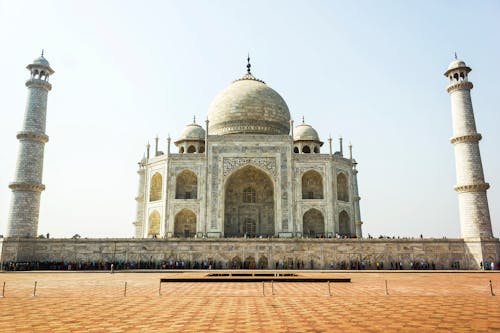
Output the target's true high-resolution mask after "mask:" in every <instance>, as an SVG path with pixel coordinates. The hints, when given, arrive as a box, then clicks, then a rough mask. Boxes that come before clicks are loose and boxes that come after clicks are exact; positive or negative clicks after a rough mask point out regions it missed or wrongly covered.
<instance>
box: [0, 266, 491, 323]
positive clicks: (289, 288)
mask: <svg viewBox="0 0 500 333" xmlns="http://www.w3.org/2000/svg"><path fill="white" fill-rule="evenodd" d="M200 274H206V272H201V271H195V272H185V273H181V272H178V271H176V272H173V273H172V272H154V273H130V272H128V273H115V274H110V273H94V272H92V273H72V272H59V273H56V272H36V273H33V272H14V273H0V288H1V287H2V284H3V281H5V297H3V298H0V331H1V332H152V331H157V332H256V331H260V332H346V331H348V332H382V331H383V332H420V333H422V332H431V331H432V332H434V331H436V332H495V331H498V332H500V272H453V273H446V272H422V273H421V272H349V271H342V272H335V271H334V272H332V271H329V272H311V271H309V272H307V271H305V272H298V274H299V275H301V276H321V277H324V276H331V277H350V278H351V279H352V282H351V283H332V284H331V285H330V290H329V289H328V284H327V283H273V284H271V283H269V282H266V283H264V285H263V284H262V283H261V282H255V283H254V282H248V283H187V282H183V283H166V284H165V283H164V284H162V285H161V289H160V284H159V280H160V278H162V277H167V276H200ZM489 280H491V281H492V285H493V289H494V292H495V291H496V293H497V294H498V296H491V294H490V286H489ZM35 281H37V286H36V294H35V295H36V296H33V292H34V285H35ZM386 281H387V287H388V288H387V294H386V288H385V282H386ZM125 282H126V283H127V290H126V295H124V294H125ZM0 292H1V289H0ZM330 293H331V295H332V296H330ZM273 294H274V295H273Z"/></svg>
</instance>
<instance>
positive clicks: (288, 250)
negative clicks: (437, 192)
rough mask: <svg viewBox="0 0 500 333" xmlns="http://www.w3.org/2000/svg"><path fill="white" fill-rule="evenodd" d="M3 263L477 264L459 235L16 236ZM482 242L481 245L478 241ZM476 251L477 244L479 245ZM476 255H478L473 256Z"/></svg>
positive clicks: (7, 242) (5, 247)
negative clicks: (263, 236)
mask: <svg viewBox="0 0 500 333" xmlns="http://www.w3.org/2000/svg"><path fill="white" fill-rule="evenodd" d="M0 246H1V248H2V252H1V253H2V257H1V260H2V262H4V263H5V262H8V261H18V262H19V261H69V262H83V261H95V262H100V261H102V262H105V261H108V262H110V261H121V260H123V261H139V260H142V261H151V260H152V261H162V260H185V261H191V262H194V261H203V260H215V261H221V262H222V263H223V264H224V265H225V263H227V262H229V261H231V260H233V259H234V258H235V257H238V258H239V259H240V260H241V261H245V260H247V258H249V257H253V259H254V260H255V261H258V260H259V259H261V258H262V257H265V259H266V260H267V262H268V266H269V267H268V268H274V266H275V264H276V262H280V261H281V262H285V261H289V260H293V261H294V262H297V260H298V261H303V262H304V263H305V267H306V268H310V264H311V260H313V262H314V268H317V269H322V268H330V266H331V264H332V262H333V264H334V265H336V264H337V263H338V262H341V261H365V262H371V264H372V268H374V267H375V263H376V262H377V261H378V262H384V268H386V269H387V268H390V263H391V262H403V265H404V268H406V269H407V268H409V264H410V262H427V263H429V264H431V263H432V262H434V263H435V265H436V269H449V268H450V267H451V264H452V263H454V262H459V263H460V268H462V269H477V268H479V263H478V262H477V261H476V259H474V258H475V256H474V254H473V253H471V252H470V250H469V246H468V245H467V243H466V242H465V241H464V240H463V239H363V240H356V239H17V238H7V239H3V240H0ZM488 246H489V247H490V249H489V251H488V252H490V253H493V255H494V256H495V257H493V258H491V259H492V260H494V261H495V262H497V261H498V260H500V259H499V258H498V254H499V253H500V242H499V241H498V239H495V240H492V241H491V242H489V243H488ZM479 247H480V246H479ZM478 250H480V249H478ZM476 258H477V257H476Z"/></svg>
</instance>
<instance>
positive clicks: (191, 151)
mask: <svg viewBox="0 0 500 333" xmlns="http://www.w3.org/2000/svg"><path fill="white" fill-rule="evenodd" d="M187 152H188V154H192V153H196V148H195V147H194V146H189V147H188V151H187Z"/></svg>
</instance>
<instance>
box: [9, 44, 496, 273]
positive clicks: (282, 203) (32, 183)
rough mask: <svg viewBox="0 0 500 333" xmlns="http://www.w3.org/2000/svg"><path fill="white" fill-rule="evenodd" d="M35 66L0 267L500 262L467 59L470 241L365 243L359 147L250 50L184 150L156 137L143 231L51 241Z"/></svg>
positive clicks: (464, 176)
mask: <svg viewBox="0 0 500 333" xmlns="http://www.w3.org/2000/svg"><path fill="white" fill-rule="evenodd" d="M27 69H28V70H29V72H30V76H29V78H28V80H27V82H26V86H27V88H28V99H27V104H26V111H25V117H24V124H23V128H22V130H21V131H20V132H18V134H17V138H18V140H19V153H18V157H17V160H18V163H17V166H16V172H15V179H14V181H13V182H12V183H11V184H10V185H9V187H10V189H11V190H12V200H11V206H10V211H9V220H8V227H7V233H6V237H5V238H3V239H0V251H1V262H2V263H6V262H20V261H28V262H34V261H36V262H38V261H65V262H66V261H70V262H76V263H78V262H84V261H101V262H103V261H105V262H116V261H127V262H128V261H145V260H149V261H156V262H159V261H165V260H181V259H182V260H185V261H187V262H198V261H203V260H209V261H210V262H214V263H217V265H216V267H221V268H223V267H229V266H228V265H229V263H231V267H234V266H235V265H233V264H234V263H235V262H236V263H237V262H239V263H243V262H244V263H245V264H241V267H243V266H244V267H246V268H248V267H258V268H274V267H278V263H280V265H282V264H283V262H285V263H288V262H289V263H292V264H291V266H287V267H292V268H293V267H295V266H294V264H293V263H297V262H301V263H302V268H309V269H316V268H322V269H324V268H333V267H336V266H335V265H334V263H339V262H363V263H372V262H375V261H376V262H377V265H378V263H379V262H382V263H383V262H391V263H392V262H398V263H401V267H404V268H408V267H413V263H414V262H422V263H423V262H426V263H431V262H432V264H433V266H434V265H435V266H436V267H438V268H440V269H449V268H450V267H460V268H464V269H478V268H480V267H482V266H483V264H487V263H491V262H493V263H498V262H499V260H500V242H499V240H498V239H496V238H494V237H493V232H492V227H491V220H490V214H489V207H488V199H487V194H486V192H487V190H488V188H489V187H490V185H489V184H488V183H487V182H486V181H485V177H484V174H483V168H482V162H481V155H480V151H479V141H480V140H481V138H482V136H481V134H479V133H478V132H477V129H476V125H475V119H474V112H473V107H472V101H471V94H470V91H471V89H472V88H473V84H472V82H471V81H469V73H470V72H471V68H470V67H468V66H467V65H466V64H465V62H464V61H462V60H460V59H457V58H456V57H455V59H453V60H452V62H451V63H450V64H449V66H448V68H447V69H446V70H445V72H444V75H445V77H446V80H447V82H448V84H447V87H446V90H447V92H448V93H449V95H450V97H451V110H452V126H453V137H452V138H451V140H450V141H451V143H452V145H453V147H454V150H455V161H456V174H457V177H456V178H457V183H456V186H455V188H454V190H455V191H456V192H457V194H458V200H459V210H460V212H459V213H460V222H458V221H457V223H460V227H461V237H460V238H455V239H434V238H421V239H369V238H363V233H362V225H363V222H362V219H361V209H360V194H359V193H358V181H357V173H358V171H357V162H356V160H355V159H354V158H353V152H352V146H351V145H348V147H347V148H348V149H347V150H345V149H344V146H343V143H342V139H340V142H339V143H338V144H335V145H332V139H331V138H327V139H326V140H327V144H326V145H325V142H324V141H322V138H320V137H319V135H318V133H317V131H316V130H315V129H314V127H313V126H312V125H310V124H308V123H307V122H306V120H307V119H304V117H303V118H302V119H301V121H298V122H297V123H294V121H293V120H292V118H291V116H290V111H289V109H288V106H287V104H286V102H285V100H284V99H283V97H282V96H280V95H279V94H278V92H276V91H275V90H274V89H273V88H271V87H270V86H268V85H267V84H266V83H265V82H264V81H263V80H261V79H259V78H256V77H255V76H254V75H253V74H252V71H251V63H250V58H249V57H248V59H247V67H246V73H244V75H243V76H241V77H240V78H239V79H236V80H234V81H233V82H232V83H230V84H229V86H228V87H226V88H225V89H223V90H222V91H221V92H220V93H219V94H218V95H217V96H216V97H215V98H214V99H213V101H212V103H211V104H210V106H209V108H208V113H207V116H206V121H205V122H204V124H198V123H197V122H196V119H193V120H192V122H191V123H189V124H188V125H187V126H186V127H185V129H184V130H183V132H182V134H181V135H180V137H178V138H175V139H174V142H173V145H174V146H173V147H171V146H172V142H171V138H170V137H169V138H168V139H167V147H166V149H165V150H166V151H160V149H159V143H158V141H159V140H158V138H156V140H155V143H154V146H153V147H151V146H150V145H149V144H148V146H147V149H146V152H145V156H144V158H143V159H142V160H141V161H139V163H138V166H139V168H138V172H137V173H138V189H137V195H136V197H135V201H136V217H135V220H134V221H133V226H134V235H133V237H130V238H116V239H39V238H37V232H38V216H39V210H40V196H41V193H42V191H43V190H44V189H45V185H44V184H43V183H42V170H43V158H44V156H43V155H44V146H45V144H46V143H47V142H48V139H49V138H48V136H47V135H46V133H45V124H46V113H47V97H48V93H49V91H50V90H51V89H52V85H51V83H50V82H49V77H51V75H52V74H54V70H53V69H52V67H51V65H50V64H49V62H48V61H47V59H45V57H44V56H43V53H42V56H40V57H39V58H37V59H35V60H34V61H33V62H32V63H31V64H29V65H28V66H27ZM323 140H324V138H323ZM334 146H335V147H334ZM256 262H257V263H258V265H255V263H256ZM304 262H306V263H307V264H306V267H304ZM251 263H254V265H252V264H251ZM275 265H276V266H275ZM410 265H411V266H410ZM236 267H239V266H238V265H236ZM281 267H283V266H281ZM377 267H378V266H377Z"/></svg>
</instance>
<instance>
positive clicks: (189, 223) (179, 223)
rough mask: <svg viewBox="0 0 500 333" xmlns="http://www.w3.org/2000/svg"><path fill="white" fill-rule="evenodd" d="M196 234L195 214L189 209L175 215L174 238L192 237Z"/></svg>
mask: <svg viewBox="0 0 500 333" xmlns="http://www.w3.org/2000/svg"><path fill="white" fill-rule="evenodd" d="M195 234H196V214H195V213H194V212H193V211H192V210H189V209H182V210H181V211H180V212H178V213H177V214H176V215H175V219H174V237H185V238H188V237H194V235H195Z"/></svg>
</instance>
